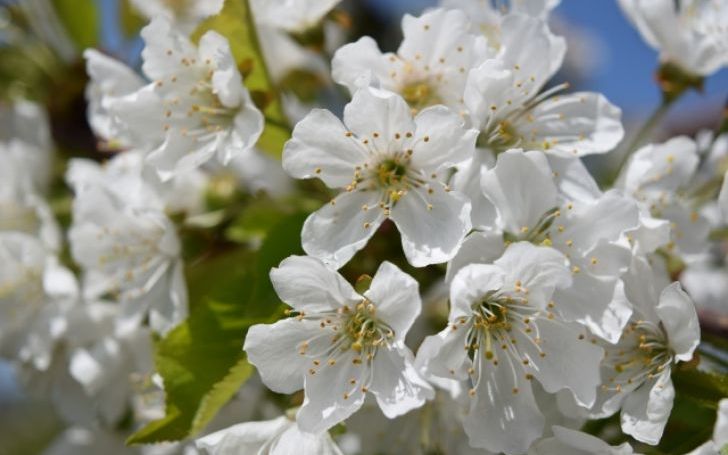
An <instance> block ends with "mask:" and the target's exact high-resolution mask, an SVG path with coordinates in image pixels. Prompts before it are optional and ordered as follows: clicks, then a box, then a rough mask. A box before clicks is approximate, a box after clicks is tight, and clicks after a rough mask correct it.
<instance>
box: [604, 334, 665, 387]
mask: <svg viewBox="0 0 728 455" xmlns="http://www.w3.org/2000/svg"><path fill="white" fill-rule="evenodd" d="M609 347H611V349H607V355H606V357H605V359H604V365H605V366H607V367H609V368H611V369H612V370H613V371H614V375H613V376H611V377H609V378H608V380H607V382H606V383H605V384H604V385H603V386H602V388H603V389H604V390H611V391H614V392H618V393H619V392H622V390H623V388H625V387H628V386H631V387H637V386H639V385H640V384H641V383H642V382H644V381H646V380H649V379H653V378H655V377H656V376H658V375H659V374H660V373H662V371H663V370H664V369H665V367H667V366H669V365H670V364H672V362H673V354H672V351H671V350H670V348H669V346H668V344H667V340H666V339H665V335H664V333H663V331H662V329H661V328H660V327H658V326H657V325H656V324H654V323H652V322H649V321H637V322H632V323H630V324H629V325H628V326H627V328H625V331H624V334H623V335H622V340H620V342H619V344H618V345H617V346H609Z"/></svg>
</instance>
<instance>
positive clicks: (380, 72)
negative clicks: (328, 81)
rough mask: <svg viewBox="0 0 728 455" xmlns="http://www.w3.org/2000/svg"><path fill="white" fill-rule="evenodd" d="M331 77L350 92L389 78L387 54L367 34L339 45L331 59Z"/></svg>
mask: <svg viewBox="0 0 728 455" xmlns="http://www.w3.org/2000/svg"><path fill="white" fill-rule="evenodd" d="M331 77H332V78H333V79H334V80H335V81H336V82H338V83H339V84H341V85H344V86H346V88H348V89H349V92H350V93H354V92H356V91H357V89H359V88H361V87H368V86H369V85H373V84H372V83H376V82H379V81H387V80H388V79H389V74H388V64H387V56H386V55H384V54H382V51H380V50H379V47H378V46H377V43H376V42H375V41H374V40H373V39H372V38H370V37H368V36H363V37H361V38H359V40H358V41H355V42H353V43H349V44H346V45H344V46H341V47H340V48H339V49H338V50H337V51H336V53H335V54H334V57H333V59H332V60H331Z"/></svg>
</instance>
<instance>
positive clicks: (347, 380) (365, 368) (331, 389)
mask: <svg viewBox="0 0 728 455" xmlns="http://www.w3.org/2000/svg"><path fill="white" fill-rule="evenodd" d="M352 352H353V351H348V352H347V353H346V354H344V355H343V356H341V357H340V358H339V359H338V360H337V362H336V363H335V364H333V365H331V364H324V365H322V366H321V367H320V368H319V369H318V370H317V371H316V373H315V374H307V375H306V379H305V385H304V389H305V391H306V396H305V399H304V401H303V405H302V406H301V408H300V409H299V410H298V414H297V415H296V420H297V422H298V426H299V427H300V428H301V430H302V431H305V432H308V433H318V432H321V431H324V430H327V429H329V428H331V427H332V426H334V425H336V424H337V423H339V422H342V421H344V420H346V418H348V417H349V416H350V415H352V414H353V413H355V412H356V411H357V410H358V409H359V408H360V407H361V406H362V404H364V398H365V393H364V392H363V391H362V386H366V384H368V379H369V375H370V374H371V372H370V368H371V367H370V366H369V365H367V363H366V362H365V363H363V364H354V363H353V362H352V360H353V358H354V354H353V353H352Z"/></svg>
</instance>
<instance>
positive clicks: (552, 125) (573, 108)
mask: <svg viewBox="0 0 728 455" xmlns="http://www.w3.org/2000/svg"><path fill="white" fill-rule="evenodd" d="M530 113H531V115H530V116H529V117H528V119H526V118H523V119H521V120H520V121H519V122H517V123H516V124H514V127H515V128H516V129H517V130H518V132H519V134H520V135H521V136H522V137H523V138H524V142H523V144H522V145H521V146H522V147H524V148H532V149H539V150H541V149H543V150H545V151H548V152H551V151H554V152H559V153H561V154H563V155H566V156H568V155H573V156H584V155H590V154H593V153H605V152H608V151H610V150H612V149H613V148H614V147H615V146H616V145H617V144H618V143H619V141H621V140H622V137H623V136H624V128H623V127H622V121H621V117H622V111H621V110H620V109H619V108H618V107H617V106H615V105H613V104H611V103H610V102H609V101H607V99H606V98H605V97H604V95H602V94H600V93H592V92H580V93H570V94H568V95H561V96H554V97H551V98H548V99H546V100H544V101H542V102H541V103H539V104H538V105H537V106H536V107H535V108H533V109H531V111H530Z"/></svg>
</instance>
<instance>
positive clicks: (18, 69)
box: [0, 0, 728, 455]
mask: <svg viewBox="0 0 728 455" xmlns="http://www.w3.org/2000/svg"><path fill="white" fill-rule="evenodd" d="M435 4H436V1H435V0H396V1H395V0H356V1H354V0H347V1H344V2H343V3H342V6H341V8H342V9H343V10H344V11H346V12H347V13H348V15H349V16H350V17H352V18H355V20H354V21H352V22H353V23H354V24H355V26H356V29H349V30H347V36H346V37H345V40H346V41H351V40H354V39H356V38H357V37H359V36H362V35H370V36H372V37H374V38H375V39H376V40H377V41H378V43H379V45H380V47H381V48H382V50H396V48H397V46H398V45H399V41H400V39H401V31H400V20H401V17H402V15H403V14H406V13H409V14H413V15H417V14H419V13H420V12H422V11H423V10H424V9H426V8H428V7H432V6H435ZM143 25H144V19H142V18H141V17H140V16H139V15H138V14H136V13H135V11H134V10H133V8H132V7H131V5H130V4H129V3H128V2H127V1H126V0H18V1H10V0H0V102H5V101H9V100H12V99H16V98H29V99H33V100H37V101H40V102H41V103H43V104H45V105H46V107H47V108H48V111H49V114H50V118H51V123H52V130H53V135H54V140H55V142H56V144H57V145H58V148H59V151H60V152H61V153H65V154H68V155H69V156H91V157H94V156H96V157H99V156H101V155H98V153H99V151H98V150H97V143H96V141H95V139H94V137H93V135H92V134H91V132H90V130H89V128H88V125H87V124H86V120H85V100H84V88H85V85H86V80H87V79H86V75H85V70H84V64H83V61H82V57H81V54H82V51H83V49H84V48H85V47H97V48H100V49H101V50H103V51H104V52H105V53H108V54H110V55H112V56H114V57H116V58H118V59H120V60H122V61H125V62H126V63H128V64H130V65H131V66H133V67H137V68H138V67H139V65H140V63H141V62H140V52H141V49H142V46H143V43H142V42H141V40H140V38H139V36H138V31H139V28H140V27H141V26H143ZM552 28H553V30H554V32H555V33H556V34H560V35H563V36H565V37H566V39H567V42H568V45H569V51H568V54H567V57H566V62H565V65H564V67H563V69H562V72H561V73H560V74H559V75H558V76H557V78H556V80H555V81H554V82H555V83H558V82H561V81H569V82H570V83H571V84H572V87H573V89H574V90H592V91H598V92H602V93H604V94H605V95H606V96H607V98H609V99H610V100H611V101H612V102H613V103H614V104H616V105H618V106H620V107H621V108H622V110H623V116H624V117H623V118H624V122H625V126H626V128H627V130H628V131H630V130H633V129H634V128H635V127H639V124H640V120H641V119H643V118H645V117H646V116H648V115H649V114H650V113H651V112H652V111H653V110H654V109H655V107H656V106H657V105H658V104H659V101H660V92H659V90H658V88H657V86H656V85H655V83H654V79H653V72H654V70H655V68H656V66H657V55H656V52H655V51H653V50H652V49H651V48H649V47H648V46H647V45H646V44H645V43H644V42H643V41H642V39H641V38H640V36H639V35H638V33H637V31H636V30H635V29H634V28H633V27H632V26H631V25H630V24H629V23H628V22H627V20H626V19H625V17H624V16H623V15H622V13H621V11H620V9H619V7H618V5H617V2H616V1H615V0H589V1H585V0H562V1H561V5H560V6H559V7H558V8H557V9H556V10H555V13H554V14H553V21H552ZM726 97H728V70H726V69H724V70H722V71H720V72H718V73H716V74H715V75H714V76H712V77H710V78H708V79H707V80H706V83H705V88H704V91H703V93H696V92H691V93H689V94H688V95H686V96H684V97H683V98H682V99H680V100H679V102H678V103H677V104H676V105H675V106H674V107H673V108H672V110H671V111H670V113H669V115H668V117H667V120H666V122H665V124H664V125H663V128H662V130H661V132H659V133H658V135H660V136H663V137H665V136H669V135H673V134H676V133H686V134H694V133H696V132H697V131H698V130H700V129H701V128H712V129H714V128H715V127H716V126H717V124H718V123H719V121H720V118H721V113H722V111H723V109H724V106H725V103H726ZM591 165H592V166H599V162H595V163H591ZM61 175H62V171H61ZM0 184H2V183H1V182H0ZM51 412H52V411H49V407H48V406H47V405H45V404H44V403H36V402H31V401H30V400H28V399H27V398H26V397H25V396H24V395H23V392H22V390H20V389H19V387H18V386H17V382H16V381H15V380H14V372H13V371H12V369H11V367H10V366H9V365H8V364H6V363H3V362H2V361H0V455H5V454H6V453H7V454H10V453H13V454H15V453H17V452H13V451H12V449H8V448H7V446H6V445H5V444H3V440H4V439H5V441H7V439H6V437H7V435H9V434H14V435H15V436H16V437H19V433H17V432H26V433H29V436H30V438H29V439H30V440H33V439H35V440H38V441H39V444H41V445H42V444H43V440H44V438H43V437H42V436H41V435H44V434H47V435H52V434H53V432H54V431H58V429H59V427H58V423H57V422H56V421H55V420H54V418H53V416H52V414H51ZM28 419H31V420H32V421H33V422H34V424H33V425H32V426H30V427H28V425H27V422H28ZM23 423H25V425H21V424H23ZM48 438H50V436H48ZM45 440H48V439H45ZM24 450H28V451H30V452H29V453H32V452H33V451H34V449H33V448H32V447H28V446H26V448H25V449H24Z"/></svg>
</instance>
